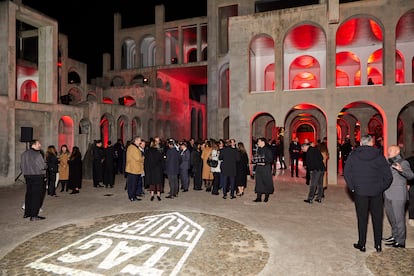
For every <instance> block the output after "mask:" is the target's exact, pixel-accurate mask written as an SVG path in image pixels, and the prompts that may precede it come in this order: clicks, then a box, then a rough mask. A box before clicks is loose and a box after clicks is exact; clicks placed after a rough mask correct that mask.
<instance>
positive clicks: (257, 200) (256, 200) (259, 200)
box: [253, 198, 262, 202]
mask: <svg viewBox="0 0 414 276" xmlns="http://www.w3.org/2000/svg"><path fill="white" fill-rule="evenodd" d="M253 202H262V200H261V199H260V198H256V199H255V200H253Z"/></svg>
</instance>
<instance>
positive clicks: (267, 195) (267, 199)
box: [264, 194, 269, 202]
mask: <svg viewBox="0 0 414 276" xmlns="http://www.w3.org/2000/svg"><path fill="white" fill-rule="evenodd" d="M268 201H269V194H265V198H264V202H268Z"/></svg>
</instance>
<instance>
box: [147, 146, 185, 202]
mask: <svg viewBox="0 0 414 276" xmlns="http://www.w3.org/2000/svg"><path fill="white" fill-rule="evenodd" d="M188 154H190V153H188ZM163 168H164V155H163V154H162V153H161V151H160V143H158V142H157V141H156V140H155V139H154V140H152V141H151V144H150V147H149V149H148V150H147V151H146V152H145V161H144V171H145V183H146V185H148V186H149V190H150V194H151V201H153V200H154V194H157V199H158V201H161V189H162V183H163V181H164V170H163ZM187 175H188V170H187ZM187 189H188V187H187Z"/></svg>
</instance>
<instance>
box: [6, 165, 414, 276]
mask: <svg viewBox="0 0 414 276" xmlns="http://www.w3.org/2000/svg"><path fill="white" fill-rule="evenodd" d="M274 180H275V181H274V182H275V188H276V192H275V194H274V195H272V196H271V197H270V201H269V202H268V203H264V202H262V203H254V202H252V200H253V199H254V198H255V195H254V193H253V188H254V181H252V180H251V179H249V181H248V188H247V190H246V192H245V195H244V196H243V197H237V198H236V199H233V200H232V199H229V198H228V199H223V198H222V197H221V196H214V195H211V194H209V193H206V192H205V191H194V190H190V191H189V192H188V193H180V194H179V197H178V198H176V199H166V198H165V196H166V194H163V195H162V201H160V202H158V201H156V200H155V201H152V202H151V201H150V200H149V197H148V196H146V197H145V198H144V199H143V200H142V201H139V202H130V201H129V200H128V198H127V195H126V192H125V191H124V189H123V188H124V185H125V180H124V178H123V177H122V176H117V183H116V185H115V188H114V189H105V188H99V189H96V188H93V187H92V183H91V182H90V181H84V183H83V188H82V189H81V193H80V194H76V195H71V194H69V193H67V192H62V193H59V192H58V195H59V197H50V196H47V197H46V198H45V202H44V205H43V209H44V211H43V212H42V213H41V215H44V216H46V220H43V221H34V222H31V221H29V220H28V219H23V218H22V216H23V211H22V210H21V205H22V202H23V199H24V185H23V184H22V183H16V184H15V185H13V186H10V187H6V188H0V207H1V210H2V215H1V216H0V227H1V229H2V230H1V231H2V239H1V240H0V271H1V275H58V274H61V275H128V274H130V275H131V274H132V275H134V273H136V271H140V273H141V274H137V275H266V276H267V275H269V276H270V275H414V248H413V247H414V227H410V226H407V244H406V246H407V248H405V249H394V248H385V246H383V252H382V253H376V252H375V250H374V248H373V235H372V229H371V228H372V227H371V223H370V224H369V232H368V237H367V252H366V253H362V252H359V251H358V250H355V249H354V248H353V246H352V244H353V243H354V242H355V241H356V240H357V228H356V218H355V210H354V205H353V202H352V200H351V199H350V198H349V196H348V194H347V192H346V188H345V185H344V183H343V180H342V181H340V183H339V184H338V185H337V186H331V187H329V189H328V190H327V193H326V198H325V200H324V201H323V202H322V203H321V204H319V203H313V204H312V205H310V204H307V203H304V202H303V199H304V198H305V197H306V195H307V192H308V186H306V185H305V184H304V179H303V178H301V177H300V178H291V177H290V173H289V172H287V171H278V174H277V176H275V178H274ZM166 190H167V191H168V188H166ZM153 218H156V219H155V220H153ZM144 221H146V222H147V223H144ZM159 221H163V223H164V224H161V223H159V224H157V223H158V222H159ZM149 222H151V223H149ZM161 225H165V226H164V227H161ZM122 226H123V227H122ZM133 227H136V228H133ZM134 229H135V230H134ZM173 229H176V230H174V231H173ZM121 230H122V231H123V232H122V231H121ZM121 232H122V233H121ZM170 232H171V233H172V232H174V233H175V234H174V235H176V236H174V235H173V234H171V235H170V234H169V233H170ZM178 233H181V234H178ZM197 233H199V236H197V237H198V238H195V237H196V236H195V235H196V234H197ZM389 233H390V228H389V225H388V222H386V221H384V235H385V236H388V235H389ZM151 273H152V274H151Z"/></svg>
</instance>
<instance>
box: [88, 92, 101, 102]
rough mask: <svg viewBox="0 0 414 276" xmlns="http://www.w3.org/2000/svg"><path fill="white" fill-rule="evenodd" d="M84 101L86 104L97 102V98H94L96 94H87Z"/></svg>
mask: <svg viewBox="0 0 414 276" xmlns="http://www.w3.org/2000/svg"><path fill="white" fill-rule="evenodd" d="M86 100H87V101H88V102H97V101H98V97H97V96H96V93H95V92H94V91H90V92H88V95H86Z"/></svg>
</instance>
